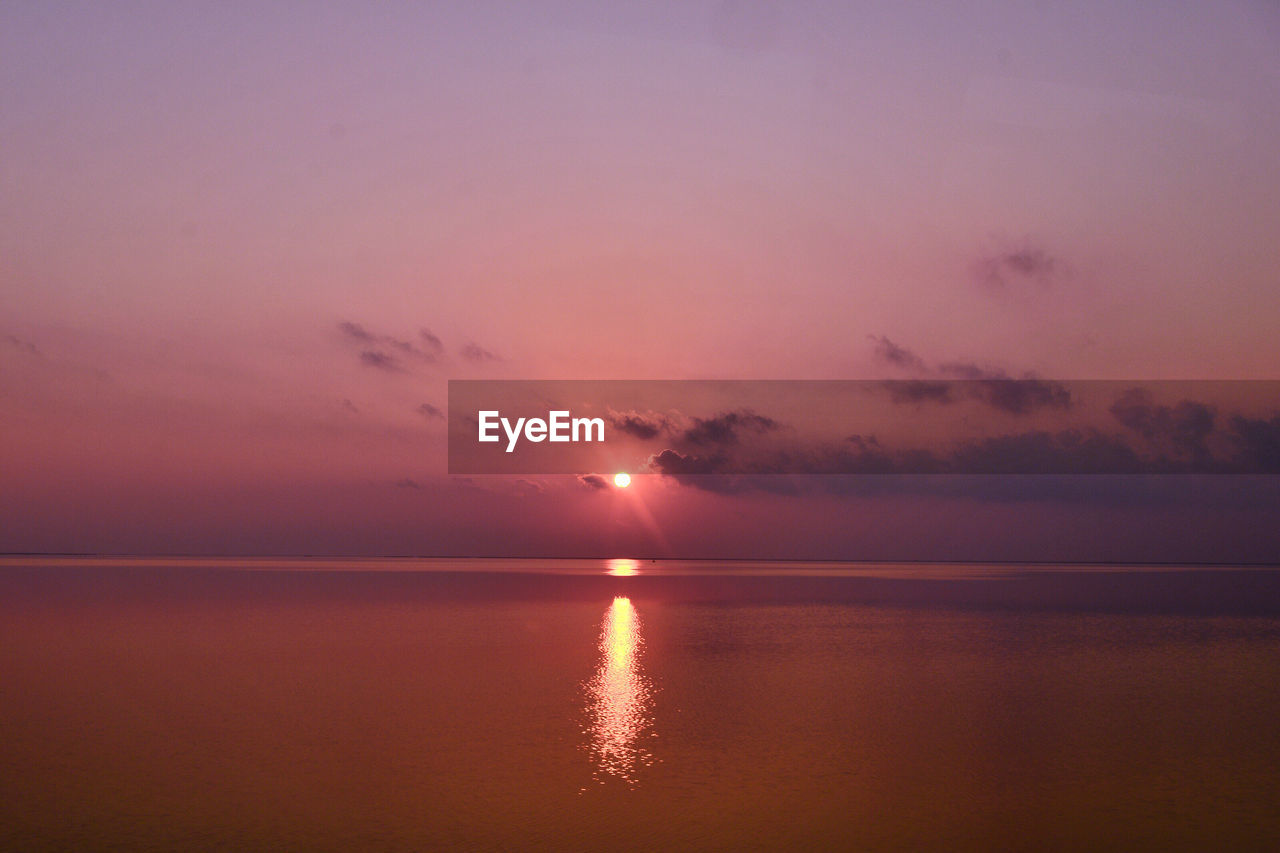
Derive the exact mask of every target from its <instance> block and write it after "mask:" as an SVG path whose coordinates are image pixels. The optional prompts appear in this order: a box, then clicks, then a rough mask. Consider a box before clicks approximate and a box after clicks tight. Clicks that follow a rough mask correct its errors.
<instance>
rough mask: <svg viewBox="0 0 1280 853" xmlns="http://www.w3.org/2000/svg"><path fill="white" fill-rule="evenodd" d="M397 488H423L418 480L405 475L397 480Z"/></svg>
mask: <svg viewBox="0 0 1280 853" xmlns="http://www.w3.org/2000/svg"><path fill="white" fill-rule="evenodd" d="M396 488H397V489H421V488H422V484H421V483H419V482H418V481H417V480H412V479H410V478H408V477H405V478H404V479H402V480H396Z"/></svg>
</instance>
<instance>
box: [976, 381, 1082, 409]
mask: <svg viewBox="0 0 1280 853" xmlns="http://www.w3.org/2000/svg"><path fill="white" fill-rule="evenodd" d="M964 389H965V391H966V393H967V394H968V396H970V397H972V398H974V399H977V400H981V401H982V402H984V403H986V404H987V405H988V406H991V407H992V408H993V409H999V410H1000V411H1003V412H1008V413H1009V414H1011V415H1025V414H1028V413H1030V412H1034V411H1037V410H1039V409H1069V408H1071V405H1072V399H1071V391H1070V390H1069V389H1068V388H1067V387H1066V386H1065V385H1063V384H1061V383H1059V382H1049V381H1046V380H1043V379H978V380H975V381H974V382H972V383H969V382H966V383H965V385H964Z"/></svg>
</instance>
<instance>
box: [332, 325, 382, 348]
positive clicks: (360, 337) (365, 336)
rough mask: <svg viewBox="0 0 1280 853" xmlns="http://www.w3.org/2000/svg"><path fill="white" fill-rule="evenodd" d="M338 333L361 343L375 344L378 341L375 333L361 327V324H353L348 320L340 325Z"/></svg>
mask: <svg viewBox="0 0 1280 853" xmlns="http://www.w3.org/2000/svg"><path fill="white" fill-rule="evenodd" d="M338 331H340V332H342V334H344V335H346V336H347V337H348V338H351V339H352V340H353V341H360V342H361V343H373V342H374V341H376V340H377V338H376V337H375V336H374V335H373V333H372V332H370V331H369V330H368V329H366V328H365V327H364V326H361V325H360V324H359V323H352V322H350V321H348V320H344V321H342V322H341V323H339V324H338Z"/></svg>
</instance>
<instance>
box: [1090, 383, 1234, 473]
mask: <svg viewBox="0 0 1280 853" xmlns="http://www.w3.org/2000/svg"><path fill="white" fill-rule="evenodd" d="M1110 412H1111V414H1112V415H1113V416H1114V417H1115V419H1116V420H1117V421H1119V422H1120V423H1121V424H1122V425H1123V426H1125V427H1126V428H1128V429H1130V430H1133V431H1134V432H1136V433H1138V434H1139V435H1141V436H1142V437H1143V438H1145V439H1146V440H1147V441H1149V442H1151V444H1152V445H1154V446H1155V447H1156V449H1157V450H1158V451H1159V452H1161V453H1166V454H1170V455H1172V456H1174V457H1177V458H1181V459H1191V460H1196V461H1200V460H1205V459H1208V458H1209V457H1210V455H1211V453H1210V450H1209V444H1208V441H1209V436H1210V435H1211V434H1212V433H1213V430H1214V419H1215V417H1216V415H1217V413H1216V411H1215V410H1214V408H1213V407H1212V406H1208V405H1205V404H1204V403H1198V402H1196V401H1194V400H1183V401H1181V402H1179V403H1178V404H1176V405H1174V406H1172V407H1171V406H1158V405H1156V404H1155V403H1154V402H1153V401H1152V398H1151V393H1150V392H1149V391H1147V390H1146V389H1145V388H1130V389H1129V390H1127V391H1125V392H1124V394H1122V395H1120V399H1118V400H1116V402H1115V403H1114V404H1113V405H1112V406H1111V409H1110ZM1244 420H1245V419H1243V418H1239V417H1237V418H1236V419H1235V420H1234V421H1233V423H1235V422H1236V421H1240V422H1243V421H1244Z"/></svg>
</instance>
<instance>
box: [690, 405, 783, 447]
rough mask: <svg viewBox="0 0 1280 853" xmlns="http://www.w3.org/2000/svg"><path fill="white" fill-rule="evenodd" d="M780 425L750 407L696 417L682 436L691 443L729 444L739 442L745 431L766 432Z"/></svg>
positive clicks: (700, 444)
mask: <svg viewBox="0 0 1280 853" xmlns="http://www.w3.org/2000/svg"><path fill="white" fill-rule="evenodd" d="M778 427H779V424H778V422H777V421H775V420H774V419H773V418H769V417H765V416H764V415H758V414H756V413H755V412H753V411H751V410H750V409H742V410H740V411H736V412H722V413H720V414H718V415H716V416H715V417H711V418H694V419H693V426H691V427H689V428H688V429H686V430H685V431H684V433H683V436H682V438H683V439H684V441H686V442H687V443H689V444H693V445H698V446H706V445H729V444H737V443H738V439H739V437H740V436H741V435H742V434H743V433H756V434H759V433H764V432H770V431H772V430H775V429H777V428H778Z"/></svg>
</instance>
